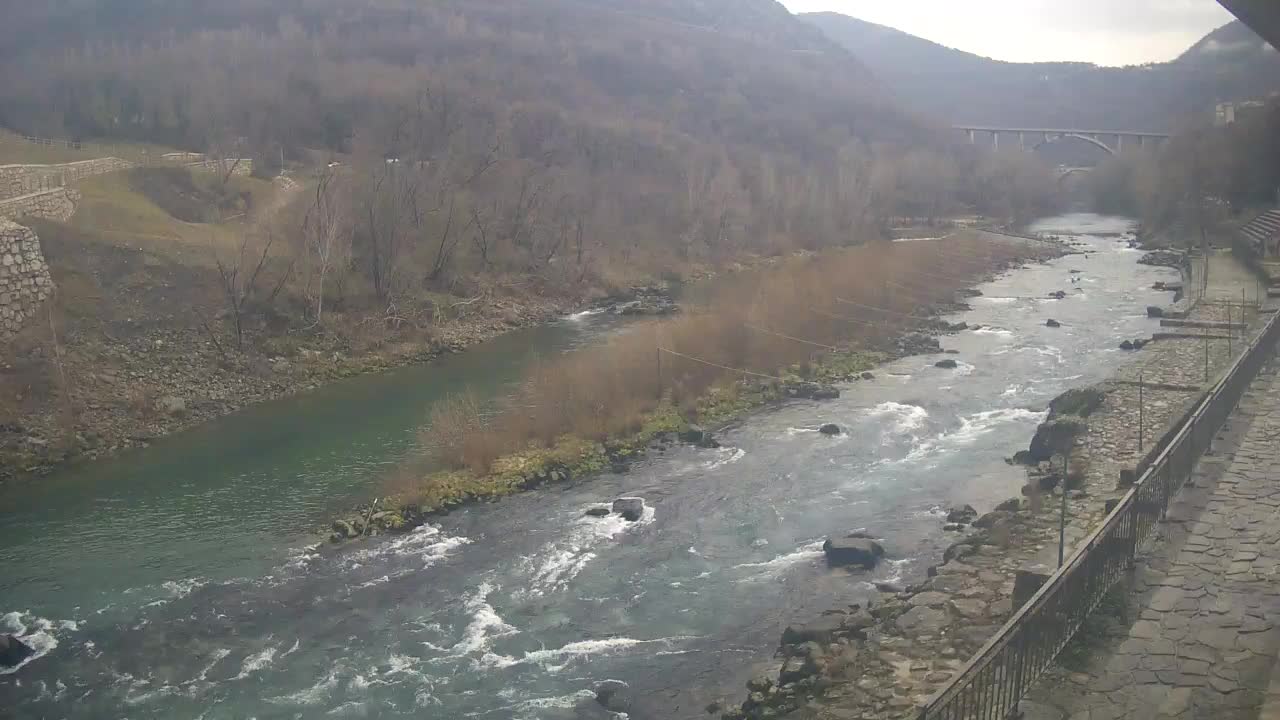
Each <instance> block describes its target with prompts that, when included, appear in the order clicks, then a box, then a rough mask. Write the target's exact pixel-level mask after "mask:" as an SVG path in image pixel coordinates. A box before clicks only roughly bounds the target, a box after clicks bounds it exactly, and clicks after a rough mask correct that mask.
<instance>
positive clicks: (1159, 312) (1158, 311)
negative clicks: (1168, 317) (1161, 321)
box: [1147, 305, 1164, 318]
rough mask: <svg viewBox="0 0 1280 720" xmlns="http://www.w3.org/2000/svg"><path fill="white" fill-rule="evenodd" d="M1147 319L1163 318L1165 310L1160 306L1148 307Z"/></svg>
mask: <svg viewBox="0 0 1280 720" xmlns="http://www.w3.org/2000/svg"><path fill="white" fill-rule="evenodd" d="M1147 317H1149V318H1162V317H1164V308H1162V307H1159V306H1156V305H1148V306H1147Z"/></svg>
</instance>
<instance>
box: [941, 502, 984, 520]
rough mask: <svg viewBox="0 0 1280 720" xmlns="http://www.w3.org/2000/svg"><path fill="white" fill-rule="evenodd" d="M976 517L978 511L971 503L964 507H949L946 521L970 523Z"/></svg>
mask: <svg viewBox="0 0 1280 720" xmlns="http://www.w3.org/2000/svg"><path fill="white" fill-rule="evenodd" d="M977 517H978V511H977V510H976V509H974V507H973V506H972V505H965V506H964V507H959V508H951V509H950V510H948V511H947V522H949V523H971V522H973V521H974V520H975V519H977Z"/></svg>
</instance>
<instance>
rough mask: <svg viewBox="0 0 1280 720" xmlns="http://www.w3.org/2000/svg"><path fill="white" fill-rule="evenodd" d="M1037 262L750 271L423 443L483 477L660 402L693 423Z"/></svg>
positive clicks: (831, 258) (619, 431)
mask: <svg viewBox="0 0 1280 720" xmlns="http://www.w3.org/2000/svg"><path fill="white" fill-rule="evenodd" d="M1031 253H1034V250H1028V249H1027V248H1026V247H1025V246H1019V245H1013V244H1009V243H1004V242H993V241H991V240H988V239H980V238H978V237H976V236H974V235H967V236H957V237H954V238H950V239H948V240H946V241H944V242H938V243H934V242H928V243H924V242H921V243H880V244H875V245H865V246H860V247H856V248H852V249H845V250H836V251H830V252H825V253H821V254H819V255H815V256H810V257H804V258H794V259H792V260H790V261H788V262H786V263H783V264H782V265H780V266H777V267H773V268H768V269H764V270H757V271H752V272H750V273H743V274H741V275H738V276H735V277H733V278H732V279H730V280H726V281H721V283H720V287H719V289H718V290H717V291H716V292H715V293H714V296H713V297H712V298H711V299H710V300H709V301H708V302H707V303H706V304H705V306H703V307H699V308H686V312H685V314H683V315H682V316H680V317H678V318H675V319H671V320H666V321H661V322H653V323H650V324H647V325H645V326H642V327H638V328H636V329H635V330H633V331H632V332H629V333H626V334H624V335H622V336H619V337H617V338H615V339H613V340H612V341H610V342H608V343H607V344H604V345H601V346H597V347H592V348H587V349H584V350H580V351H577V352H573V353H569V354H566V355H562V356H559V357H556V358H554V359H551V360H548V361H546V362H543V363H541V364H539V365H538V366H537V367H535V368H534V369H533V370H532V371H531V372H530V374H529V376H528V377H527V378H526V380H525V382H524V384H523V386H522V388H521V390H520V391H519V392H518V393H517V395H516V396H515V397H514V398H512V399H511V402H510V403H509V404H508V405H507V406H506V408H505V409H504V410H502V411H501V412H498V413H497V414H496V415H494V416H492V417H490V416H488V415H487V414H486V413H485V412H484V409H483V408H481V407H480V406H479V405H478V404H477V403H476V402H475V401H474V400H473V399H471V398H470V396H469V395H467V394H466V393H463V394H460V395H459V396H457V397H454V398H452V399H451V400H449V401H447V402H444V403H442V404H440V405H439V406H438V407H437V408H436V409H435V410H434V411H433V412H432V418H431V420H432V422H431V425H430V430H429V431H428V434H427V436H426V437H425V438H424V440H425V442H426V443H427V444H428V445H429V446H430V447H431V448H432V449H433V451H434V454H435V456H436V459H437V460H438V461H440V462H442V463H444V464H446V465H448V466H450V467H455V468H467V469H469V470H471V471H472V472H473V473H476V474H478V475H482V474H484V473H486V472H489V471H490V470H491V469H492V467H493V463H494V461H495V460H497V459H498V458H501V457H503V456H506V455H510V454H513V453H517V452H523V451H525V450H528V449H530V448H535V449H536V448H547V447H550V446H552V445H553V444H555V443H556V442H557V440H558V439H560V438H562V437H564V436H566V435H568V436H574V437H578V438H583V439H589V440H595V441H603V440H606V439H610V438H619V437H624V436H628V435H631V434H634V433H636V432H637V431H639V430H641V428H642V426H643V425H644V424H645V423H646V421H647V420H648V419H649V417H650V416H651V415H652V414H653V413H654V411H655V410H657V409H658V407H659V405H660V404H662V403H663V402H664V401H665V402H669V403H671V404H672V405H674V407H675V408H677V410H678V411H679V413H680V414H681V415H682V416H684V418H685V419H688V420H695V419H697V408H698V402H699V400H700V399H702V398H705V397H706V396H707V395H708V393H709V392H710V391H712V390H713V389H716V388H725V389H726V390H729V389H730V388H732V387H734V386H736V385H737V382H736V381H738V380H743V379H746V380H750V381H753V382H754V381H761V382H765V383H770V382H775V381H777V380H780V379H783V377H782V376H784V375H804V374H806V372H807V368H808V367H810V366H811V365H812V364H813V363H814V361H815V360H816V359H817V358H818V357H819V356H821V355H823V354H824V353H827V352H829V351H830V350H831V349H834V348H840V349H862V348H872V347H875V346H876V345H878V344H883V343H884V342H885V341H888V340H890V339H892V338H894V337H896V336H898V335H899V334H900V333H901V332H902V331H903V330H904V329H906V328H908V327H910V326H912V325H914V324H918V323H920V321H919V320H917V319H915V318H912V317H908V316H909V315H919V314H921V313H922V312H923V311H922V308H923V307H924V306H927V305H928V304H930V303H934V302H938V301H943V300H950V299H951V298H952V297H953V296H954V293H955V291H956V290H959V289H961V288H962V287H965V286H967V285H970V284H972V283H973V282H975V281H976V280H978V279H979V278H980V276H982V275H983V274H984V273H986V272H987V271H989V270H990V269H992V268H995V267H998V266H1001V265H1002V264H1004V263H1006V262H1007V261H1009V260H1011V259H1013V258H1015V257H1018V256H1024V257H1025V256H1026V255H1028V254H1031ZM855 303H856V304H855ZM859 305H862V306H867V307H859ZM871 307H874V308H881V309H882V310H872V309H869V308H871ZM784 336H789V337H784ZM690 358H697V359H696V360H694V359H690ZM726 368H729V369H726Z"/></svg>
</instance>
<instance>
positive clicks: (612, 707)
mask: <svg viewBox="0 0 1280 720" xmlns="http://www.w3.org/2000/svg"><path fill="white" fill-rule="evenodd" d="M596 703H598V704H599V705H600V707H602V708H604V709H605V710H608V711H609V712H611V713H620V714H623V713H629V712H631V705H632V699H631V688H630V687H629V686H628V685H627V684H626V683H624V682H622V681H621V680H605V681H604V682H602V683H600V684H599V685H597V686H596Z"/></svg>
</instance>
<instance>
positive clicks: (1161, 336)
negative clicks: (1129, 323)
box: [1151, 332, 1236, 340]
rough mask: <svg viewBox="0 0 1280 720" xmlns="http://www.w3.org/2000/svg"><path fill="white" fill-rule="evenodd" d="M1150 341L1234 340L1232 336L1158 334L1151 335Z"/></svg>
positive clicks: (1181, 333)
mask: <svg viewBox="0 0 1280 720" xmlns="http://www.w3.org/2000/svg"><path fill="white" fill-rule="evenodd" d="M1151 339H1152V340H1205V339H1208V340H1235V339H1236V338H1235V337H1234V336H1232V335H1220V334H1213V335H1209V334H1205V333H1192V332H1158V333H1152V334H1151Z"/></svg>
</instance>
